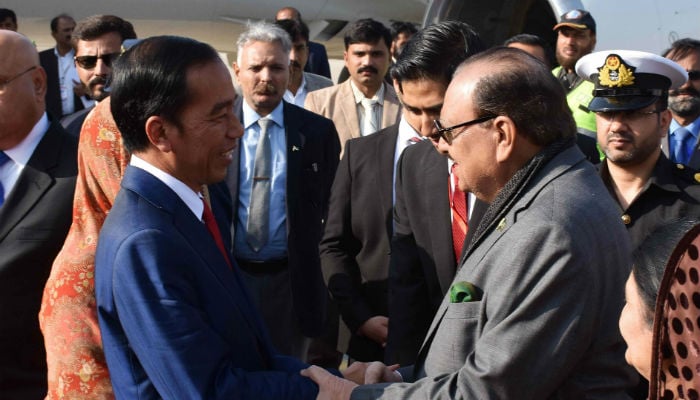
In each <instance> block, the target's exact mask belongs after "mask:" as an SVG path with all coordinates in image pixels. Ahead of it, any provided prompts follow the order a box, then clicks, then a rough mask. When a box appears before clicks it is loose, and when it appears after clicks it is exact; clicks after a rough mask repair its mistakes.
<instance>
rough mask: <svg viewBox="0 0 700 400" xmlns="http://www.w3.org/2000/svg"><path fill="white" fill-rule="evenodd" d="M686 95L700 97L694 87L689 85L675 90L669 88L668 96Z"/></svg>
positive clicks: (699, 93)
mask: <svg viewBox="0 0 700 400" xmlns="http://www.w3.org/2000/svg"><path fill="white" fill-rule="evenodd" d="M683 94H685V95H688V96H693V97H700V92H698V91H697V90H695V88H692V87H689V88H685V89H676V90H669V92H668V95H669V96H680V95H683Z"/></svg>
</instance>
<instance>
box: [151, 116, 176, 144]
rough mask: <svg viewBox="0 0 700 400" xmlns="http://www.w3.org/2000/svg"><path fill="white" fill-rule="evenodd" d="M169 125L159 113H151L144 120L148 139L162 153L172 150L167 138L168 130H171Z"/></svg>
mask: <svg viewBox="0 0 700 400" xmlns="http://www.w3.org/2000/svg"><path fill="white" fill-rule="evenodd" d="M170 125H171V124H168V122H167V121H166V120H164V119H163V118H162V117H160V116H159V115H152V116H150V117H148V119H147V120H146V136H147V137H148V141H149V142H151V144H152V145H154V146H156V147H157V148H158V149H159V150H160V151H161V152H163V153H168V152H170V151H172V146H171V144H170V140H169V138H168V133H169V130H172V127H171V126H170Z"/></svg>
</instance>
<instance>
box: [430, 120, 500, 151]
mask: <svg viewBox="0 0 700 400" xmlns="http://www.w3.org/2000/svg"><path fill="white" fill-rule="evenodd" d="M497 116H498V115H496V114H488V115H485V116H483V117H479V118H477V119H473V120H471V121H467V122H462V123H461V124H457V125H452V126H448V127H447V128H445V127H444V126H442V123H441V122H440V120H439V119H436V120H434V121H433V125H435V129H437V132H435V133H433V134H432V135H430V136H429V137H430V139H431V140H432V141H434V142H437V141H439V140H440V138H443V139H445V142H447V144H452V141H453V140H455V138H456V137H457V136H459V135H460V134H461V133H462V132H464V129H463V130H462V131H460V132H459V133H458V134H456V135H453V134H452V131H454V130H455V129H458V128H463V127H464V128H466V127H468V126H471V125H475V124H479V123H482V122H486V121H488V120H490V119H494V118H496V117H497Z"/></svg>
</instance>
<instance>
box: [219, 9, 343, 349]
mask: <svg viewBox="0 0 700 400" xmlns="http://www.w3.org/2000/svg"><path fill="white" fill-rule="evenodd" d="M290 49H291V41H290V38H289V35H287V33H286V32H285V31H284V30H282V29H281V28H280V27H278V26H276V25H274V24H269V23H264V22H261V23H256V24H251V25H250V26H248V29H247V30H246V31H245V32H243V33H242V34H241V36H240V37H239V38H238V59H237V61H236V63H235V64H234V72H235V74H236V78H237V79H238V82H239V84H240V86H241V89H242V92H243V101H242V102H240V103H239V104H237V106H236V110H235V111H236V114H237V115H238V117H239V119H240V120H241V121H242V123H243V127H244V129H245V133H244V135H243V138H242V139H241V144H240V146H239V148H238V149H237V150H236V151H234V153H233V162H232V163H231V166H230V167H229V171H228V178H227V181H228V184H229V189H230V191H231V195H232V196H231V197H232V199H233V203H234V205H233V216H234V222H233V226H232V229H233V231H234V235H233V236H234V241H233V242H234V250H233V253H234V255H235V257H236V259H237V260H238V262H239V265H240V266H241V268H242V269H243V270H244V271H245V277H246V281H247V283H248V284H249V286H250V289H251V292H252V294H253V299H254V301H255V303H256V305H257V306H258V307H259V308H260V310H261V312H262V315H263V320H264V321H265V323H266V324H267V326H268V328H269V329H270V333H271V335H272V343H273V344H274V345H275V346H276V348H277V349H279V350H280V352H282V353H283V354H288V355H294V356H297V357H298V358H301V359H304V358H305V357H306V354H307V349H308V346H309V338H310V337H315V336H318V335H319V334H320V333H321V329H322V327H323V319H324V310H325V300H326V297H327V294H326V291H325V287H324V286H323V279H322V276H321V266H320V261H319V255H318V244H319V242H320V240H321V235H322V233H323V225H324V221H325V219H326V214H327V211H328V198H329V196H330V188H331V184H332V182H333V176H334V175H335V171H336V168H337V165H338V158H339V156H338V154H339V152H340V143H339V141H338V135H337V133H336V130H335V127H334V125H333V122H332V121H330V120H328V119H326V118H323V117H321V116H319V115H316V114H314V113H312V112H309V111H306V110H304V109H302V108H300V107H297V106H295V105H292V104H289V103H287V102H285V101H283V99H282V96H283V95H284V92H285V90H286V88H287V82H288V79H289V68H288V66H289V51H290ZM261 184H262V185H261Z"/></svg>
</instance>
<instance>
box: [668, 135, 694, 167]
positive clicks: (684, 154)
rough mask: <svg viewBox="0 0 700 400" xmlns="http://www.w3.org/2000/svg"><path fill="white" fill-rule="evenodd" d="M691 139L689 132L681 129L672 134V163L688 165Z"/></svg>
mask: <svg viewBox="0 0 700 400" xmlns="http://www.w3.org/2000/svg"><path fill="white" fill-rule="evenodd" d="M692 137H693V135H692V134H691V133H690V131H689V130H687V129H685V128H683V127H681V128H678V129H676V131H675V132H673V161H674V162H675V163H677V164H684V165H685V164H688V161H689V160H688V159H687V158H688V148H689V147H690V146H691V145H689V143H688V142H689V140H690V139H691V138H692Z"/></svg>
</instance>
